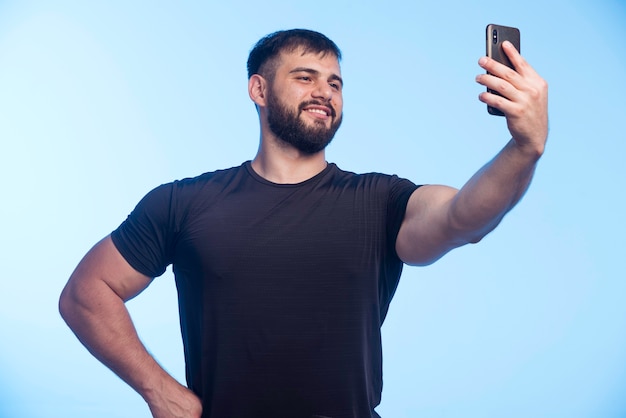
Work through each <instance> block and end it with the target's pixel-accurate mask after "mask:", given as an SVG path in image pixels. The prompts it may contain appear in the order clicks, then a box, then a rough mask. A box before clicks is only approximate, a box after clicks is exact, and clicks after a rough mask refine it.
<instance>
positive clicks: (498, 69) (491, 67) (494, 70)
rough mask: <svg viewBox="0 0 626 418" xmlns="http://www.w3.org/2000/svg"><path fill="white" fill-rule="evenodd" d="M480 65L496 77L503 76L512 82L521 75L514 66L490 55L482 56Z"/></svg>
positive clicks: (479, 61)
mask: <svg viewBox="0 0 626 418" xmlns="http://www.w3.org/2000/svg"><path fill="white" fill-rule="evenodd" d="M478 65H480V66H481V67H482V68H483V69H485V71H487V73H489V74H493V75H495V76H496V77H499V78H502V79H504V80H506V81H508V82H510V83H514V82H515V80H516V79H519V77H520V75H519V74H518V73H517V72H516V71H515V70H514V69H512V68H510V67H508V66H506V65H504V64H502V63H500V62H498V61H496V60H494V59H493V58H489V57H482V58H481V59H480V60H478Z"/></svg>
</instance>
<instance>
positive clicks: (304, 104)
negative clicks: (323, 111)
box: [298, 100, 337, 118]
mask: <svg viewBox="0 0 626 418" xmlns="http://www.w3.org/2000/svg"><path fill="white" fill-rule="evenodd" d="M311 105H315V106H324V107H327V108H329V109H330V116H332V117H333V118H335V117H337V112H336V111H335V108H334V107H333V105H331V104H330V101H327V102H325V103H324V102H322V101H320V100H308V101H306V102H302V103H300V106H298V113H302V111H303V110H304V108H305V107H307V106H311Z"/></svg>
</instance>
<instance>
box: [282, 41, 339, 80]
mask: <svg viewBox="0 0 626 418" xmlns="http://www.w3.org/2000/svg"><path fill="white" fill-rule="evenodd" d="M299 67H302V68H310V69H314V70H317V71H320V72H322V71H323V72H330V73H333V74H335V75H340V74H341V66H340V65H339V60H338V59H337V57H336V56H335V55H334V54H333V53H330V52H327V53H323V52H322V53H316V52H304V51H303V50H302V49H301V48H298V49H296V50H294V51H290V52H281V53H280V55H279V57H278V60H277V66H276V70H277V71H279V72H280V71H286V72H289V71H291V70H293V69H294V68H299Z"/></svg>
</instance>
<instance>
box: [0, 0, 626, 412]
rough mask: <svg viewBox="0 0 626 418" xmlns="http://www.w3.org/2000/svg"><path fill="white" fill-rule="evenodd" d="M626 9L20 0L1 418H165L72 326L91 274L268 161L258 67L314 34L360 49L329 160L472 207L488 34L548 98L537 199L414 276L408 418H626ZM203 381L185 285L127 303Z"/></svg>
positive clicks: (390, 346) (9, 139)
mask: <svg viewBox="0 0 626 418" xmlns="http://www.w3.org/2000/svg"><path fill="white" fill-rule="evenodd" d="M625 18H626V5H625V3H624V2H623V1H616V0H613V1H610V0H604V1H582V0H580V1H562V0H561V1H560V0H555V1H546V0H543V1H535V0H526V1H524V2H519V1H517V2H494V1H486V0H484V1H483V0H477V1H460V0H457V1H452V0H441V1H436V2H435V1H428V2H426V1H397V0H388V1H385V2H382V1H367V0H365V1H363V0H362V1H358V2H357V1H343V2H339V1H327V0H319V1H317V2H293V1H278V0H269V1H267V2H265V3H260V2H259V3H253V2H250V1H241V0H233V1H229V2H208V1H207V2H200V1H181V2H164V1H147V0H138V1H131V2H126V1H119V0H112V1H107V2H80V1H69V0H68V1H53V2H44V1H41V2H37V1H19V2H18V1H11V0H3V1H0V141H1V142H0V144H1V148H0V149H1V151H0V179H2V184H1V186H0V187H1V190H2V204H1V205H0V222H2V224H1V233H0V264H1V265H2V275H1V276H0V417H24V418H30V417H33V418H34V417H37V418H40V417H45V418H48V417H64V418H67V417H96V418H97V417H107V418H115V417H120V418H121V417H148V416H149V412H148V409H147V407H146V406H145V404H144V402H143V400H142V399H141V398H140V397H139V396H138V395H137V394H136V393H134V392H133V391H132V390H131V389H130V388H128V387H127V386H126V385H125V384H124V383H123V382H122V381H121V380H119V379H118V378H117V377H115V375H113V374H112V373H111V372H110V371H109V370H107V369H106V368H105V367H104V366H102V365H101V364H99V363H98V362H97V361H96V360H95V359H93V358H92V357H91V356H90V354H89V353H88V352H87V351H86V350H85V349H84V348H83V347H82V346H81V345H80V343H79V342H78V341H77V340H76V338H75V337H74V336H73V334H72V333H71V331H70V330H69V329H68V328H67V327H66V326H65V325H64V323H63V322H62V320H61V318H60V317H59V315H58V313H57V298H58V295H59V292H60V291H61V289H62V287H63V285H64V284H65V282H66V280H67V278H68V277H69V275H70V273H71V272H72V270H73V268H74V267H75V265H76V264H77V263H78V261H79V260H80V258H81V257H82V255H83V254H84V253H85V252H86V251H87V250H88V249H89V248H90V247H91V245H93V244H94V243H95V242H96V241H98V240H99V239H100V238H102V237H103V236H105V235H106V234H108V233H109V232H110V231H111V230H112V229H114V228H115V227H117V225H118V224H119V223H120V222H121V221H122V220H123V219H124V218H125V217H126V215H127V214H128V213H129V212H130V211H131V210H132V208H133V207H134V205H135V204H136V203H137V201H138V200H139V199H140V198H141V197H142V196H143V195H144V194H145V193H146V192H147V191H149V190H150V189H152V188H153V187H155V186H156V185H158V184H161V183H164V182H168V181H170V180H173V179H175V178H182V177H188V176H193V175H197V174H200V173H202V172H205V171H212V170H215V169H218V168H224V167H229V166H233V165H238V164H240V163H241V162H243V161H244V160H247V159H251V158H252V157H253V156H254V154H255V152H256V148H257V146H258V135H259V134H258V120H257V115H256V112H255V110H254V107H253V105H252V103H251V102H250V100H249V98H248V96H247V80H246V71H245V61H246V58H247V54H248V51H249V50H250V48H251V47H252V45H253V44H254V43H255V42H256V41H257V39H259V38H260V37H261V36H264V35H265V34H267V33H269V32H273V31H275V30H277V29H287V28H292V27H306V28H311V29H315V30H319V31H321V32H323V33H325V34H326V35H328V36H329V37H330V38H331V39H333V40H335V42H337V44H338V45H339V46H340V48H341V49H342V50H343V52H344V60H343V63H342V71H343V78H344V80H345V82H346V86H345V93H344V95H345V119H344V125H343V126H342V128H341V129H340V130H339V132H338V134H337V137H336V138H335V140H334V142H333V143H332V144H331V145H330V147H329V149H328V154H327V156H328V159H329V160H330V161H334V162H336V163H338V164H339V166H340V167H342V168H344V169H348V170H351V171H359V172H362V171H381V172H386V173H396V174H399V175H401V176H404V177H407V178H410V179H412V180H413V181H415V182H416V183H442V184H448V185H452V186H455V187H460V186H462V185H463V183H464V182H465V181H466V180H467V179H468V178H469V177H470V176H471V175H472V174H473V173H474V172H475V171H476V170H477V169H478V168H480V167H481V166H482V165H483V164H484V163H486V162H487V161H488V160H489V159H490V158H491V157H492V156H493V155H495V153H496V152H497V151H498V150H499V149H500V148H501V147H502V146H503V145H504V144H505V143H506V141H507V140H508V138H509V136H508V132H507V130H506V126H505V123H504V119H502V118H497V117H493V116H489V115H488V114H487V112H486V109H485V106H484V105H483V104H482V103H480V102H479V101H478V100H477V96H478V94H479V93H480V92H481V91H482V90H483V88H482V87H481V86H479V85H478V84H476V83H475V82H474V77H475V75H476V74H478V73H480V72H481V69H480V68H479V67H478V65H477V60H478V58H479V57H480V56H481V55H483V54H484V38H485V34H484V28H485V25H486V24H487V23H499V24H505V25H510V26H517V27H519V28H520V29H521V31H522V52H523V55H524V56H525V57H526V58H527V59H528V60H529V61H530V62H531V64H532V65H533V66H534V67H535V68H536V69H537V71H538V72H539V73H540V74H542V75H543V76H544V78H546V79H547V80H548V82H549V84H550V120H551V133H550V138H549V143H548V147H547V151H546V154H545V156H544V158H543V159H542V161H541V163H540V165H539V168H538V170H537V174H536V177H535V180H534V182H533V184H532V186H531V189H530V190H529V192H528V193H527V195H526V196H525V198H524V200H523V201H522V202H521V203H520V204H519V205H518V207H516V208H515V209H514V210H513V212H511V213H510V214H509V215H508V216H507V217H506V218H505V219H504V221H503V223H502V224H501V226H500V227H499V228H498V229H497V230H496V231H495V232H493V233H492V234H491V235H489V236H488V237H487V238H485V239H484V240H483V241H482V242H481V243H480V244H478V245H473V246H467V247H464V248H461V249H459V250H456V251H455V252H453V253H451V254H449V255H447V256H446V257H445V258H443V259H442V260H440V261H439V262H437V263H436V264H434V265H432V266H430V267H426V268H412V267H411V268H406V269H405V272H404V275H403V278H402V281H401V284H400V286H399V289H398V292H397V294H396V297H395V300H394V302H393V303H392V306H391V309H390V313H389V316H388V319H387V321H386V323H385V324H384V326H383V333H384V373H385V374H384V379H385V387H384V391H383V401H382V404H381V406H380V407H379V408H378V410H379V412H380V413H381V414H382V415H383V416H384V417H388V418H402V417H409V418H414V417H424V418H447V417H465V418H468V417H469V418H471V417H509V418H513V417H520V418H522V417H524V418H527V417H551V418H560V417H568V418H578V417H581V418H582V417H589V418H618V417H624V416H626V397H625V392H626V303H624V295H625V294H626V292H625V291H626V282H625V279H626V274H624V271H623V266H622V264H623V253H624V250H625V249H626V245H625V244H624V236H625V234H626V226H625V221H624V213H625V211H624V203H623V202H624V201H623V198H622V196H623V187H624V180H626V169H625V165H626V159H625V157H624V156H625V151H626V145H625V140H626V135H625V133H624V132H625V130H624V122H625V120H626V104H625V100H624V97H625V95H626V77H625V76H626V43H625V41H626V25H625V23H626V20H625ZM128 306H129V309H130V310H131V313H132V315H133V318H134V320H135V323H136V326H137V328H138V330H139V333H140V336H141V338H142V339H143V341H144V342H145V343H146V345H147V346H148V348H149V350H150V351H151V352H152V353H153V354H154V355H155V356H156V358H157V359H158V360H159V361H160V362H161V364H163V366H164V367H165V368H166V369H167V370H169V371H170V372H171V373H172V374H173V375H174V376H175V377H176V378H178V379H180V380H181V381H182V380H183V379H184V369H183V367H184V365H183V358H182V345H181V342H180V332H179V330H178V316H177V308H176V296H175V287H174V284H173V279H172V276H171V273H170V272H169V271H168V272H167V273H166V274H165V275H164V276H163V277H161V278H159V279H157V280H156V281H155V282H154V284H153V285H152V286H151V287H150V288H148V290H146V291H145V292H144V293H143V294H142V295H140V296H139V297H137V298H136V299H134V300H133V301H131V302H129V304H128Z"/></svg>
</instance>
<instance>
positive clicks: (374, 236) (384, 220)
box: [60, 30, 548, 418]
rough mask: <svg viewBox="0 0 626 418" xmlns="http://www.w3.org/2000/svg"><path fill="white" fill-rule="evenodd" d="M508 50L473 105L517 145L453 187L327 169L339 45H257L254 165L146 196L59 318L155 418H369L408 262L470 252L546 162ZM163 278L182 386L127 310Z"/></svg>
mask: <svg viewBox="0 0 626 418" xmlns="http://www.w3.org/2000/svg"><path fill="white" fill-rule="evenodd" d="M503 48H504V50H505V52H506V54H507V55H508V56H509V58H510V60H511V61H512V63H513V64H514V66H515V71H514V70H512V69H509V68H508V67H505V66H503V65H501V64H498V63H497V62H495V61H493V60H491V59H488V58H481V60H480V61H479V64H480V66H481V67H482V68H484V69H485V70H486V71H487V72H488V74H481V75H479V76H478V77H477V82H478V83H480V84H482V85H484V86H486V87H488V88H490V89H492V90H495V91H498V92H499V93H500V94H501V95H495V94H491V93H487V92H485V93H482V94H481V95H480V100H481V101H483V102H484V103H486V104H488V105H490V106H493V107H496V108H498V109H500V110H502V111H503V112H504V114H505V115H506V120H507V124H508V128H509V131H510V133H511V136H512V139H511V140H510V141H509V142H508V143H507V144H506V145H505V147H504V148H503V150H502V151H501V152H500V153H499V154H498V155H497V156H496V157H495V158H494V159H493V160H492V161H491V162H489V163H488V164H487V165H485V166H484V167H483V168H482V169H481V170H480V171H479V172H478V173H476V174H475V175H474V176H473V177H472V178H471V179H470V180H469V181H468V182H467V184H466V185H465V186H463V187H462V188H461V189H460V190H456V189H454V188H451V187H446V186H436V185H428V186H422V187H417V186H415V185H414V184H413V183H411V182H410V181H408V180H404V179H400V178H398V177H396V176H389V175H383V174H377V173H370V174H366V175H357V174H354V173H350V172H345V171H342V170H340V169H339V168H338V167H337V166H336V165H334V164H328V163H327V162H326V159H325V153H324V149H325V147H326V145H327V144H328V143H329V142H330V141H331V139H332V138H333V136H334V134H335V132H336V130H337V129H338V128H339V125H340V123H341V118H342V106H343V102H342V86H343V82H342V78H341V71H340V67H339V60H340V58H341V53H340V51H339V49H338V48H337V46H336V45H335V44H334V43H333V42H332V41H330V40H329V39H328V38H326V37H325V36H323V35H321V34H319V33H316V32H312V31H307V30H291V31H280V32H276V33H274V34H271V35H268V36H267V37H265V38H263V39H261V40H260V41H259V42H258V43H257V45H256V46H255V47H254V49H253V50H252V51H251V53H250V56H249V59H248V73H249V74H248V75H249V81H248V90H249V95H250V98H251V99H252V101H253V102H254V103H255V105H256V108H257V111H258V114H259V120H260V129H261V139H260V147H259V150H258V153H257V155H256V156H255V158H254V159H253V160H252V161H251V162H246V163H244V164H243V165H241V166H240V167H234V168H230V169H227V170H220V171H215V172H211V173H206V174H204V175H201V176H199V177H196V178H193V179H184V180H181V181H177V182H173V183H170V184H166V185H162V186H159V187H157V188H156V189H155V190H153V191H152V192H150V193H149V194H148V195H147V196H146V197H145V198H144V199H143V200H142V201H141V202H140V203H139V204H138V206H137V207H136V208H135V210H134V211H133V212H132V214H131V215H130V216H129V217H128V219H127V220H126V221H125V222H124V223H122V225H121V226H120V227H119V228H118V229H117V230H115V231H114V232H113V233H112V234H111V235H110V236H108V237H106V238H104V239H103V240H102V241H101V242H99V243H98V244H96V245H95V246H94V248H92V249H91V250H90V251H89V252H88V253H87V255H86V256H85V257H84V259H83V260H82V261H81V262H80V263H79V265H78V267H77V268H76V270H75V271H74V273H73V274H72V276H71V277H70V280H69V281H68V284H67V286H66V287H65V289H64V291H63V293H62V295H61V299H60V311H61V314H62V315H63V318H64V319H65V320H66V322H67V323H68V324H69V326H70V327H71V328H72V330H73V331H74V332H75V333H76V335H77V336H78V338H79V339H80V340H81V341H82V342H83V344H85V346H86V347H87V348H88V349H89V350H90V351H91V352H92V353H93V354H94V356H96V357H97V358H98V359H99V360H100V361H102V362H103V363H104V364H105V365H107V366H108V367H109V368H111V369H112V370H113V371H114V372H115V373H116V374H118V375H119V376H120V377H121V378H122V379H123V380H124V381H126V382H127V383H128V384H129V385H130V386H132V387H133V388H134V389H135V390H136V391H137V392H138V393H139V394H140V395H141V396H143V398H144V399H145V400H146V402H147V404H148V406H149V408H150V410H151V412H152V414H153V416H154V417H157V418H169V417H196V418H197V417H228V418H231V417H307V418H312V417H332V418H344V417H358V418H363V417H377V416H378V414H377V413H376V412H375V411H374V408H375V407H376V406H377V405H378V404H379V402H380V396H381V390H382V360H381V358H382V354H381V341H380V327H381V325H382V322H383V320H384V318H385V315H386V313H387V309H388V306H389V303H390V301H391V298H392V296H393V293H394V291H395V289H396V286H397V284H398V280H399V277H400V273H401V270H402V265H403V263H406V264H410V265H426V264H429V263H432V262H434V261H435V260H437V259H438V258H440V257H441V256H442V255H444V254H445V253H446V252H448V251H450V250H451V249H453V248H455V247H459V246H461V245H464V244H467V243H474V242H478V241H479V240H480V239H481V238H482V237H483V236H485V235H486V234H487V233H488V232H490V231H491V230H492V229H493V228H495V226H496V225H497V224H498V223H499V222H500V220H501V219H502V217H503V216H504V215H505V214H506V213H507V212H508V211H509V210H510V209H511V208H512V207H513V206H514V205H515V204H516V203H517V201H519V199H520V198H521V197H522V195H523V194H524V192H525V190H526V189H527V187H528V185H529V183H530V180H531V177H532V175H533V172H534V169H535V165H536V163H537V160H538V159H539V157H540V156H541V155H542V153H543V151H544V146H545V142H546V138H547V132H548V118H547V85H546V83H545V82H544V80H542V79H541V78H540V77H539V76H538V75H537V74H536V73H535V71H534V70H533V69H532V68H531V67H530V66H529V65H528V64H527V63H526V61H525V60H524V59H523V58H522V57H521V56H520V55H519V54H518V52H517V51H516V50H515V48H514V47H512V45H510V44H505V45H504V46H503ZM169 264H173V270H174V274H175V276H176V284H177V288H178V293H179V304H180V314H181V330H182V335H183V340H184V347H185V359H186V365H187V369H186V372H187V384H188V387H189V389H188V388H187V387H184V386H182V385H181V384H179V383H178V382H177V381H176V380H174V379H173V378H172V377H171V376H169V375H168V374H167V373H166V372H165V371H164V370H163V369H162V368H161V367H160V366H159V365H158V364H157V363H156V361H155V360H154V359H153V358H152V357H151V356H150V354H149V353H148V352H147V351H146V349H145V348H144V346H143V345H142V343H141V342H140V341H139V338H138V337H137V333H136V332H135V330H134V328H133V325H132V322H131V319H130V317H129V315H128V311H127V310H126V308H125V306H124V302H125V301H127V300H129V299H130V298H132V297H134V296H136V295H137V294H139V293H140V292H141V291H142V290H143V289H145V288H146V287H147V286H148V285H149V284H150V282H151V280H152V278H153V277H156V276H159V275H160V274H162V273H163V272H164V271H165V268H166V267H167V266H168V265H169Z"/></svg>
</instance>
